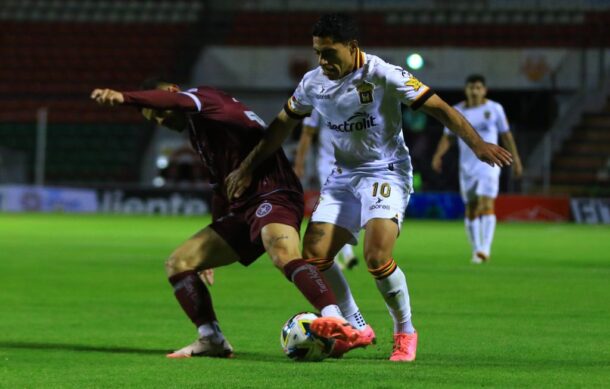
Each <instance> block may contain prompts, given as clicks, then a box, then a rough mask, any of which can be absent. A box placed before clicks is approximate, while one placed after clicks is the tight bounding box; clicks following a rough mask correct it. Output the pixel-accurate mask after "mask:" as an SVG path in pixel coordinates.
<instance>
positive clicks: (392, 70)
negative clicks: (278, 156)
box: [285, 50, 433, 171]
mask: <svg viewBox="0 0 610 389" xmlns="http://www.w3.org/2000/svg"><path fill="white" fill-rule="evenodd" d="M432 94H433V92H432V90H431V89H430V88H429V87H427V86H426V85H424V84H422V83H421V82H420V81H419V80H417V79H416V78H415V77H413V76H412V75H411V74H410V73H409V72H407V71H406V70H404V69H402V68H401V67H399V66H395V65H391V64H389V63H387V62H385V61H383V60H382V59H380V58H379V57H376V56H374V55H370V54H365V53H364V52H361V51H360V50H358V52H357V53H356V69H355V70H354V71H353V72H352V73H350V74H348V75H346V76H345V77H343V78H341V79H339V80H330V79H328V77H326V76H325V75H324V74H323V72H322V68H321V67H317V68H316V69H314V70H312V71H310V72H308V73H307V74H305V76H304V77H303V79H302V80H301V82H300V83H299V86H298V87H297V89H296V90H295V92H294V94H293V95H292V97H291V98H290V99H289V100H288V102H287V104H286V106H285V109H286V111H287V113H288V114H289V115H290V116H294V117H301V116H305V115H307V114H309V113H310V112H312V110H314V109H315V110H317V111H318V112H319V113H320V115H321V116H322V123H323V126H324V130H330V132H331V134H332V136H331V139H332V144H333V147H334V155H335V160H336V163H337V166H339V167H345V168H358V167H372V166H377V165H379V166H381V165H386V166H387V165H388V164H391V163H397V162H405V161H408V163H409V171H411V168H410V157H409V150H408V148H407V146H406V145H405V141H404V138H403V135H402V114H401V109H400V106H401V104H405V105H408V106H411V108H413V109H417V108H419V107H420V106H421V105H422V104H423V103H424V102H425V101H426V100H427V98H428V97H430V96H431V95H432Z"/></svg>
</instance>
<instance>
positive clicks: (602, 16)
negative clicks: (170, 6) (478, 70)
mask: <svg viewBox="0 0 610 389" xmlns="http://www.w3.org/2000/svg"><path fill="white" fill-rule="evenodd" d="M318 16H319V13H318V12H311V11H300V12H292V13H286V12H283V11H241V12H238V13H236V15H235V16H234V18H233V25H234V28H232V29H231V30H230V32H229V34H228V35H227V36H226V38H225V37H224V36H217V37H215V41H218V42H224V43H225V44H229V45H255V46H281V45H298V46H302V45H305V44H306V42H308V39H309V32H310V29H311V25H312V23H313V21H315V20H316V18H317V17H318ZM356 17H357V19H358V20H359V23H360V25H361V30H362V38H363V39H362V42H363V43H364V44H365V45H368V46H378V47H379V46H387V47H393V46H398V47H400V46H410V47H413V46H460V47H496V46H501V47H583V46H584V47H598V46H606V47H607V46H609V45H610V31H608V28H609V27H608V26H609V23H608V22H609V21H610V12H586V11H572V10H569V9H566V10H551V11H549V10H546V11H540V10H535V11H534V10H530V11H527V10H525V11H519V12H506V11H503V10H502V11H497V10H486V11H474V12H473V11H472V10H468V9H465V10H457V11H456V10H451V11H447V12H446V14H443V13H439V12H438V10H421V11H418V12H405V11H402V12H400V11H398V12H379V11H376V12H367V13H366V14H356Z"/></svg>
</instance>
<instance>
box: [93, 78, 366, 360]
mask: <svg viewBox="0 0 610 389" xmlns="http://www.w3.org/2000/svg"><path fill="white" fill-rule="evenodd" d="M154 87H156V89H152V90H145V91H137V92H118V91H114V90H110V89H96V90H94V91H93V92H92V93H91V98H92V99H94V100H95V101H97V102H98V103H99V104H102V105H109V106H114V105H129V106H135V107H137V108H139V109H141V111H142V114H143V115H144V117H145V118H146V119H147V120H150V121H153V122H155V123H158V124H159V125H163V126H165V127H168V128H170V129H173V130H177V131H188V132H189V134H190V137H191V143H192V145H193V147H194V148H195V150H197V152H198V154H199V156H200V158H201V161H202V162H203V164H204V165H205V167H206V169H207V170H208V171H209V172H210V174H211V177H212V183H213V184H215V185H216V187H215V190H214V198H213V201H212V203H213V204H212V213H213V222H212V224H210V225H209V226H207V227H205V228H204V229H202V230H201V231H199V232H198V233H196V234H195V235H193V236H192V237H191V238H190V239H188V240H187V241H186V242H184V243H183V244H182V245H180V246H179V247H178V248H177V249H176V250H175V251H174V252H173V253H172V254H171V255H170V257H169V259H168V260H167V262H166V269H167V275H168V278H169V282H170V283H171V284H172V286H173V287H174V294H175V296H176V299H177V300H178V302H179V303H180V305H181V307H182V309H183V310H184V312H185V313H186V314H187V316H188V317H189V318H190V319H191V321H192V322H193V323H194V324H195V326H196V327H197V330H198V332H199V338H198V339H197V340H196V341H195V342H194V343H192V344H190V345H188V346H186V347H184V348H182V349H180V350H178V351H176V352H174V353H171V354H169V355H168V357H170V358H184V357H190V356H196V355H206V356H217V357H230V356H231V355H232V353H233V348H232V347H231V345H230V344H229V342H228V341H227V340H226V339H225V337H224V335H223V333H222V331H221V330H220V327H219V325H218V320H217V318H216V314H215V312H214V308H213V306H212V299H211V296H210V293H209V291H208V289H207V287H206V286H205V284H204V282H202V280H201V278H200V277H199V276H198V274H197V272H198V271H202V270H206V269H211V268H216V267H219V266H224V265H228V264H231V263H234V262H240V263H241V264H243V265H245V266H248V265H249V264H251V263H252V262H254V261H255V260H256V259H257V258H258V257H260V256H261V255H262V254H263V253H264V252H265V251H266V252H267V253H268V254H269V256H270V257H271V260H272V261H273V263H274V265H275V266H276V267H277V268H278V269H280V270H281V271H283V273H284V274H285V275H286V277H287V278H288V279H289V280H291V281H292V282H293V283H294V284H295V285H296V287H297V288H298V289H299V290H300V291H301V293H302V294H303V295H304V296H305V297H306V298H307V299H308V300H309V301H310V302H311V304H312V305H313V306H314V307H315V308H316V309H319V310H320V312H321V314H322V316H327V317H330V318H333V322H335V323H344V324H345V326H343V327H342V330H343V333H342V334H340V335H341V336H345V337H346V339H339V342H335V343H334V344H335V346H338V348H337V347H335V349H334V350H333V351H335V355H336V353H337V352H338V353H342V352H345V351H347V349H349V348H351V347H353V346H356V345H357V344H356V343H357V341H359V332H358V331H357V330H355V329H353V328H352V327H351V326H349V325H348V324H347V322H345V320H344V319H342V318H341V313H340V310H339V307H338V306H337V303H336V299H335V296H334V294H333V292H332V290H331V289H330V287H329V286H328V285H327V283H326V281H325V280H324V277H323V276H322V275H321V274H320V272H319V271H318V269H317V268H316V267H315V266H312V265H310V264H308V263H307V262H306V261H305V260H303V259H302V256H301V253H300V250H299V241H300V239H299V231H300V225H301V219H302V216H303V191H302V188H301V184H300V183H299V180H298V178H297V177H296V175H295V174H294V172H293V171H292V168H291V166H290V164H289V162H288V160H287V159H286V156H285V155H284V153H283V151H282V150H276V151H275V152H274V153H272V154H273V156H272V157H271V158H269V159H268V160H267V161H266V162H265V163H263V164H262V165H261V166H260V169H259V170H258V171H257V174H256V177H255V178H254V179H253V180H252V181H251V184H249V185H248V186H247V187H245V188H244V192H243V196H242V197H240V198H239V199H232V200H231V201H229V200H228V199H227V197H226V191H225V188H224V179H225V177H226V175H227V174H228V173H229V172H231V171H232V170H233V169H235V168H236V167H237V166H239V164H240V162H241V161H242V159H243V158H244V157H245V156H246V155H247V154H248V153H249V152H250V150H251V149H252V148H253V147H254V146H255V145H256V144H257V143H258V142H259V141H260V139H261V138H262V134H263V127H264V124H265V123H264V122H263V121H262V120H261V119H260V118H259V117H258V116H257V115H256V114H255V113H254V112H252V111H250V110H249V109H248V108H247V107H246V106H244V105H243V104H242V103H240V102H239V101H238V100H236V99H235V98H233V97H231V96H229V95H228V94H226V93H224V92H221V91H219V90H217V89H214V88H209V87H199V88H195V89H189V90H188V91H185V92H182V91H180V89H179V88H178V87H177V86H176V85H173V84H170V83H165V82H159V83H154ZM205 275H206V274H205V273H204V276H205ZM335 318H336V319H335ZM347 338H349V339H347ZM341 341H343V343H341ZM364 341H365V343H366V339H365V340H364Z"/></svg>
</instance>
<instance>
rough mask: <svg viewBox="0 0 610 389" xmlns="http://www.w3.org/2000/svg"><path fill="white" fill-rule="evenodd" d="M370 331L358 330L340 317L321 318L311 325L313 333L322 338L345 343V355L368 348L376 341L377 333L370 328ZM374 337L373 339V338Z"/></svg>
mask: <svg viewBox="0 0 610 389" xmlns="http://www.w3.org/2000/svg"><path fill="white" fill-rule="evenodd" d="M367 327H368V328H369V329H370V331H367V332H364V333H363V331H359V330H357V329H356V328H355V327H354V326H352V325H351V324H349V323H348V322H347V321H345V319H341V318H338V317H319V318H317V319H316V320H314V321H313V322H312V323H311V326H310V329H311V331H312V332H313V333H314V334H315V335H317V336H319V337H322V338H326V339H335V340H338V341H339V342H344V343H345V346H346V347H347V349H346V350H345V351H343V353H345V352H347V351H349V350H351V349H354V348H357V347H366V346H368V345H369V344H371V343H372V342H373V340H375V333H374V332H373V329H372V328H370V326H367ZM371 335H372V337H371Z"/></svg>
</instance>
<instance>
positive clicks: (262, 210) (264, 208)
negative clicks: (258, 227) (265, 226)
mask: <svg viewBox="0 0 610 389" xmlns="http://www.w3.org/2000/svg"><path fill="white" fill-rule="evenodd" d="M272 209H273V206H272V205H271V204H269V203H262V204H261V205H259V206H258V209H257V210H256V217H265V216H267V215H269V212H271V210H272Z"/></svg>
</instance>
